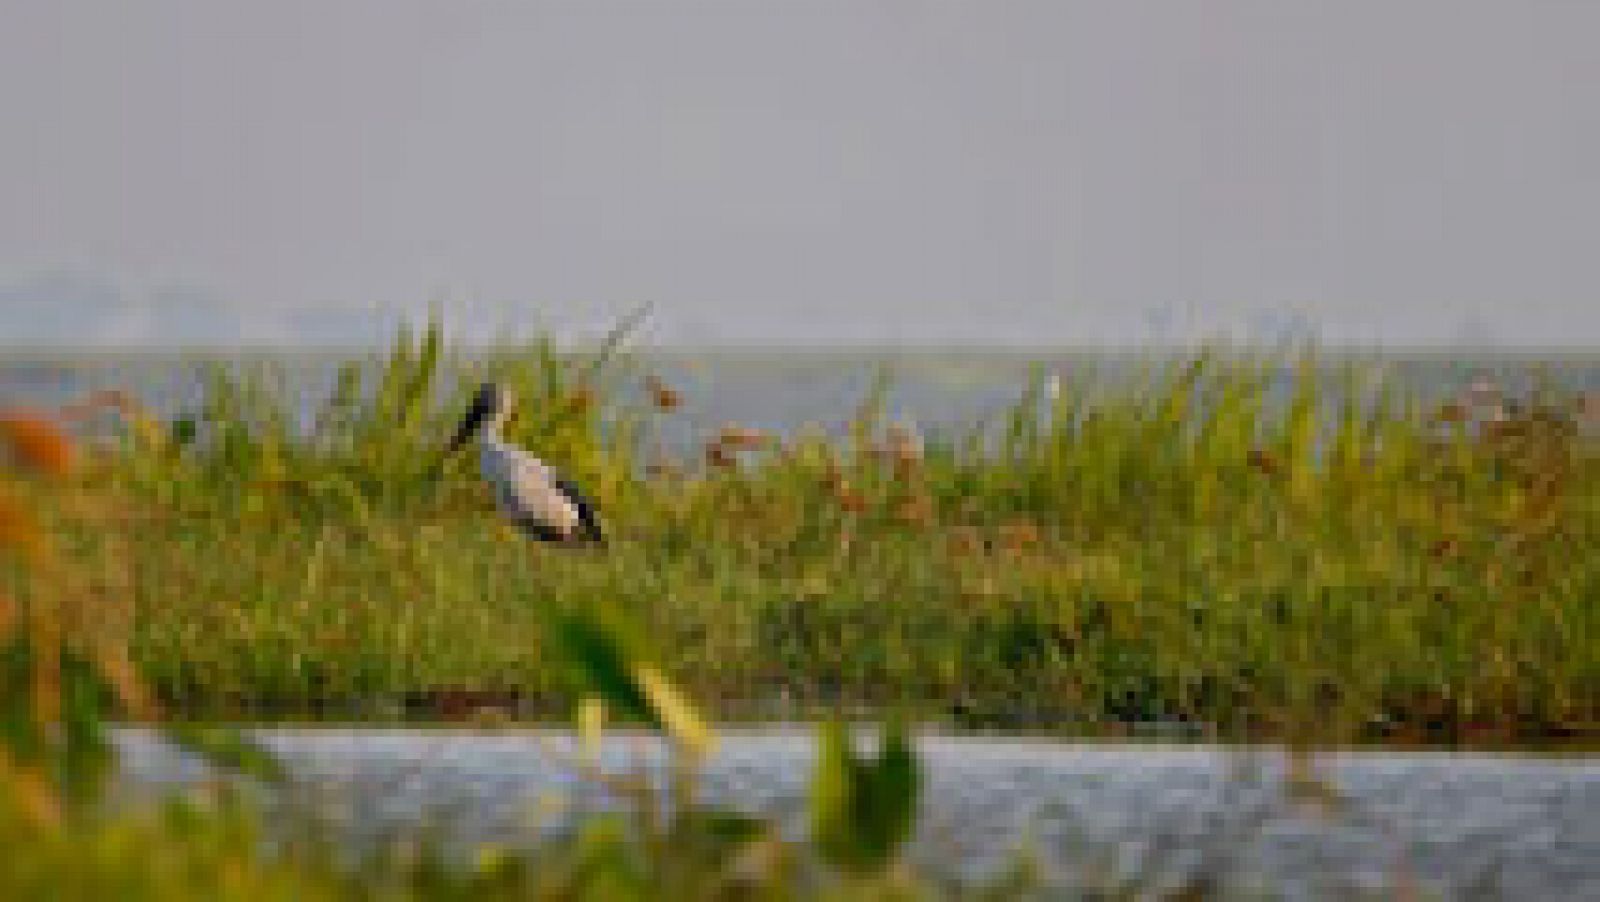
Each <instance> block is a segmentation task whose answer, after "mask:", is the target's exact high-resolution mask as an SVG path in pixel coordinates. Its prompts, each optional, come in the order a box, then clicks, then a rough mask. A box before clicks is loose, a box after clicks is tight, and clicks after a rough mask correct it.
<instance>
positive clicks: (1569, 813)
mask: <svg viewBox="0 0 1600 902" xmlns="http://www.w3.org/2000/svg"><path fill="white" fill-rule="evenodd" d="M258 736H259V738H260V739H261V741H262V742H263V743H264V744H265V745H267V746H268V747H269V748H271V749H272V750H273V751H274V752H276V753H277V754H278V755H279V756H281V758H282V759H283V760H284V761H285V762H286V763H287V764H288V766H289V769H290V771H291V772H292V773H293V774H294V781H295V786H296V788H295V789H293V790H291V791H290V792H289V796H292V797H294V798H296V799H299V800H300V802H299V803H300V804H304V803H305V802H304V800H306V799H318V800H319V801H318V802H317V803H316V804H317V805H318V806H319V807H320V809H321V810H322V811H324V812H326V814H327V816H328V817H329V819H330V820H331V821H332V822H333V823H334V824H335V825H336V827H337V829H338V830H339V831H341V832H342V835H343V836H345V837H346V838H347V839H348V841H350V842H353V843H359V842H363V841H371V840H373V839H376V838H381V837H383V836H385V835H390V834H392V833H393V831H402V832H403V831H404V830H405V829H406V828H407V827H408V826H410V827H414V826H415V825H416V824H418V823H420V822H423V821H424V820H428V819H431V820H432V822H434V823H438V824H441V825H443V826H444V827H445V835H446V836H448V837H450V838H451V839H452V840H453V841H455V842H457V843H472V842H482V841H492V842H498V843H504V844H509V845H514V844H515V843H517V842H518V841H519V839H526V838H527V837H529V836H532V835H536V834H537V832H538V831H539V830H540V829H555V828H557V827H558V826H559V824H560V823H561V812H571V811H574V810H584V809H592V808H596V807H604V806H605V804H606V803H607V800H608V797H607V796H606V794H605V792H604V791H603V790H602V789H601V788H600V787H598V786H597V785H595V784H592V783H588V782H586V781H584V780H583V779H581V778H580V777H578V776H576V770H575V768H574V767H573V766H572V762H573V760H575V756H576V753H575V751H574V748H575V746H574V742H573V740H572V738H571V737H570V736H569V735H568V734H565V733H561V732H557V731H538V730H532V731H520V730H519V731H512V732H469V731H459V730H420V731H419V730H405V729H379V730H369V729H284V728H272V729H268V730H264V731H261V732H260V733H259V734H258ZM118 743H119V744H120V745H121V747H122V749H123V751H124V753H125V754H124V768H125V772H126V774H127V782H128V783H129V784H130V785H132V786H134V787H136V788H140V789H143V790H149V789H151V788H157V787H161V788H171V787H174V786H182V785H185V784H191V783H194V782H195V781H198V780H200V779H202V778H203V777H204V776H205V768H204V766H203V765H201V764H199V763H198V762H197V761H195V760H193V759H190V758H186V757H184V756H182V755H180V754H178V753H175V752H173V751H172V750H170V749H168V748H166V747H164V746H162V745H161V744H160V743H159V742H158V741H156V740H155V739H154V738H153V736H152V734H150V733H149V732H147V731H143V730H137V729H130V730H124V731H121V732H120V733H119V735H118ZM814 751H815V750H814V744H813V743H812V741H811V738H810V735H809V733H807V732H805V731H800V730H795V729H786V728H772V729H758V730H736V731H730V732H727V733H725V734H724V735H723V737H722V743H721V745H720V748H719V751H718V752H717V754H716V755H715V756H714V757H713V758H712V760H711V761H710V762H709V764H708V765H707V767H706V771H705V774H704V780H703V782H702V786H701V789H702V794H703V795H704V797H705V798H706V799H707V800H709V801H713V802H717V801H720V802H726V803H729V804H732V805H734V806H736V807H739V808H741V809H743V810H746V811H750V812H757V813H764V814H768V815H771V816H774V817H776V818H778V819H779V821H780V822H781V823H782V824H784V825H785V827H786V828H787V829H790V830H793V831H796V832H799V831H802V830H803V829H804V806H805V787H806V783H807V780H808V779H809V775H810V770H811V766H812V760H813V756H814ZM919 751H920V753H921V756H922V759H923V761H924V763H925V766H926V769H927V789H926V792H925V796H924V802H923V809H922V817H921V820H920V822H919V832H918V835H917V838H916V840H915V843H914V847H913V857H914V858H915V859H916V860H918V862H919V863H921V864H922V865H924V866H926V867H928V868H931V869H932V870H933V871H935V872H938V873H943V874H947V875H957V876H964V877H968V878H975V877H981V876H982V875H985V874H994V873H995V872H996V871H997V870H998V869H1001V868H1003V867H1004V866H1006V864H1007V863H1008V862H1010V861H1012V853H1013V852H1014V851H1015V850H1016V849H1018V848H1020V847H1022V846H1023V845H1024V844H1025V843H1026V844H1027V846H1028V847H1029V848H1031V849H1032V850H1033V852H1034V855H1035V858H1036V860H1037V861H1038V862H1039V863H1040V866H1041V868H1042V871H1043V877H1044V878H1045V879H1046V880H1048V881H1049V882H1050V883H1051V884H1052V885H1054V886H1056V887H1058V888H1061V889H1062V890H1066V889H1069V888H1071V887H1072V886H1074V883H1075V881H1076V880H1078V879H1079V878H1081V877H1082V876H1083V875H1084V874H1086V873H1089V871H1090V869H1092V868H1093V867H1096V866H1103V867H1110V868H1113V869H1114V870H1118V871H1121V872H1124V873H1130V874H1131V873H1139V874H1145V875H1147V876H1148V875H1155V877H1156V878H1157V880H1158V882H1163V881H1164V882H1168V883H1175V882H1176V881H1179V880H1181V879H1182V878H1183V876H1184V875H1185V874H1192V873H1195V872H1198V871H1204V872H1209V873H1213V874H1221V875H1223V876H1224V877H1225V878H1226V879H1227V880H1228V881H1229V882H1230V884H1231V885H1232V886H1234V887H1236V888H1246V887H1249V886H1252V885H1265V886H1270V887H1274V888H1275V893H1276V892H1277V891H1283V892H1285V893H1286V894H1287V895H1288V896H1290V897H1295V898H1328V897H1337V898H1343V897H1348V896H1349V895H1351V894H1353V893H1356V892H1383V893H1384V894H1387V893H1388V892H1392V891H1395V890H1396V889H1397V888H1403V887H1405V886H1414V887H1418V888H1421V889H1423V890H1424V891H1426V892H1428V893H1437V894H1439V895H1441V896H1443V897H1445V898H1461V897H1471V898H1499V899H1519V900H1520V899H1600V758H1595V757H1587V758H1556V757H1538V756H1531V755H1527V756H1524V755H1499V754H1451V753H1440V752H1388V751H1384V752H1342V753H1336V754H1328V755H1325V756H1323V757H1321V758H1319V759H1318V760H1317V763H1316V773H1317V774H1318V775H1319V776H1320V778H1321V779H1322V780H1323V781H1324V782H1325V783H1326V784H1327V786H1328V787H1329V788H1331V789H1332V790H1334V792H1335V794H1336V795H1337V796H1339V797H1340V798H1342V801H1341V802H1339V803H1337V804H1336V805H1335V806H1333V807H1331V808H1325V807H1322V806H1313V805H1310V804H1309V803H1304V802H1301V803H1297V802H1295V801H1294V800H1293V799H1292V798H1291V797H1290V795H1289V793H1288V792H1287V791H1286V788H1285V787H1286V784H1285V782H1284V781H1283V780H1282V779H1281V777H1282V776H1283V774H1284V773H1285V766H1286V762H1285V759H1284V757H1283V756H1282V755H1281V754H1280V753H1278V752H1276V751H1273V750H1269V749H1258V750H1243V751H1241V750H1229V749H1224V748H1219V747H1208V746H1146V745H1117V744H1082V743H1061V742H1053V741H1042V740H1041V741H1035V740H1026V739H996V738H987V737H954V736H925V737H923V738H922V739H921V740H920V741H919ZM665 760H666V758H665V750H664V749H663V748H662V746H661V745H660V744H659V743H657V742H656V741H655V740H653V739H651V738H649V737H646V736H640V735H630V734H613V735H611V736H609V737H608V739H607V741H606V744H605V746H604V747H603V750H602V754H601V762H602V769H603V770H605V771H608V772H631V771H636V770H639V769H641V768H642V769H643V770H644V771H646V772H650V773H655V774H657V775H659V774H660V773H661V770H662V765H663V763H664V761H665ZM283 804H287V803H283ZM541 824H543V825H544V826H543V827H541V826H540V825H541Z"/></svg>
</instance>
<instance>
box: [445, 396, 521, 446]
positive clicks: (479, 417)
mask: <svg viewBox="0 0 1600 902" xmlns="http://www.w3.org/2000/svg"><path fill="white" fill-rule="evenodd" d="M510 412H511V391H510V390H509V389H507V388H506V387H505V386H503V385H499V384H496V383H494V382H485V383H483V385H481V386H479V387H478V390H477V392H475V393H474V394H473V396H472V404H471V406H469V407H468V408H467V415H466V416H465V417H463V418H462V420H461V425H460V426H458V427H457V428H456V434H455V435H454V436H452V437H451V439H450V444H449V445H447V446H445V452H444V453H445V456H446V457H448V456H449V455H451V454H453V453H455V451H456V450H457V449H459V448H460V447H461V446H462V445H464V444H466V443H467V441H468V440H469V439H471V438H472V437H473V436H474V435H476V434H477V433H478V431H479V430H481V429H483V427H484V426H485V425H487V424H491V423H499V422H501V421H503V420H504V419H505V418H506V416H507V415H508V414H510Z"/></svg>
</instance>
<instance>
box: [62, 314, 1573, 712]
mask: <svg viewBox="0 0 1600 902" xmlns="http://www.w3.org/2000/svg"><path fill="white" fill-rule="evenodd" d="M621 338H622V331H621V330H619V332H618V333H617V334H615V335H613V337H612V339H611V340H610V341H608V342H607V343H606V345H605V346H603V347H602V348H601V349H600V350H599V351H598V352H591V353H569V352H563V351H561V350H559V349H557V348H556V347H555V346H554V345H552V344H551V343H549V342H542V343H534V344H532V345H531V346H522V347H512V348H505V349H501V350H498V351H496V352H494V353H492V354H488V355H480V356H476V357H470V358H469V357H464V356H461V355H458V354H453V353H452V352H451V350H450V348H449V347H448V345H447V343H446V341H445V339H444V334H443V332H442V330H441V329H440V328H439V327H438V326H437V325H431V326H429V327H428V328H427V329H425V330H422V331H421V332H420V333H418V334H410V333H406V334H402V335H400V336H398V337H397V340H396V341H395V343H394V345H393V347H392V349H391V350H390V352H389V353H388V355H387V356H386V357H385V358H383V359H381V360H378V361H370V360H369V361H358V360H352V361H350V362H349V364H348V365H346V366H344V367H341V368H340V369H339V370H338V377H337V378H336V379H335V381H334V384H333V385H332V387H331V389H330V390H329V391H328V393H327V395H326V396H325V397H324V398H323V399H322V400H321V402H320V403H319V404H318V405H317V406H316V407H315V408H314V410H313V412H312V415H310V416H309V417H308V416H306V415H304V413H303V406H304V405H303V400H302V399H301V398H299V397H298V396H295V395H293V394H292V393H290V392H288V391H287V390H285V389H284V388H283V387H282V380H281V379H279V378H277V377H275V376H274V374H273V373H272V372H271V371H270V369H267V368H261V369H256V370H242V369H238V368H234V369H225V368H221V367H218V368H215V369H214V370H213V371H211V372H210V374H209V376H208V378H207V380H206V383H205V391H204V395H203V401H202V402H201V403H199V404H198V405H196V406H195V407H194V408H193V409H191V410H189V411H187V412H186V413H185V414H184V415H182V416H181V417H179V418H178V419H176V420H175V421H173V422H157V421H155V420H153V419H151V418H149V417H148V416H146V415H144V414H143V413H141V411H140V410H139V408H138V406H137V402H136V401H135V400H134V399H131V398H127V397H124V396H113V397H111V398H99V399H87V403H85V404H84V405H82V406H81V407H80V408H77V409H74V410H73V411H72V413H73V414H74V415H75V416H76V417H77V418H78V419H79V420H80V421H81V422H82V423H83V427H82V429H83V431H84V432H85V434H86V436H93V441H92V442H91V445H92V453H91V454H90V455H89V459H88V460H87V461H86V463H87V465H86V466H85V467H84V468H83V469H82V472H81V474H80V475H79V477H78V485H79V489H80V490H81V491H83V492H86V493H92V494H94V495H95V496H96V497H98V498H101V499H104V500H105V503H106V504H107V505H108V506H109V507H110V508H112V509H117V510H125V511H127V514H126V516H124V517H120V518H119V517H117V516H109V517H107V518H103V519H102V521H101V522H97V523H95V524H94V525H93V527H92V528H84V529H79V530H77V531H76V532H72V534H71V541H70V545H71V554H72V556H73V560H74V561H75V562H76V564H75V566H78V567H80V568H84V569H86V570H91V571H92V570H95V569H96V568H103V566H104V562H105V561H107V560H113V559H114V560H116V561H120V562H121V564H120V566H122V567H123V568H124V570H123V572H122V574H121V576H119V577H117V578H118V579H121V580H123V582H124V583H125V584H126V585H127V587H128V589H129V591H130V593H131V598H132V608H133V611H134V612H135V614H134V616H135V629H134V633H133V640H132V652H131V654H132V656H133V658H134V659H135V660H136V661H137V664H138V666H139V668H140V669H141V672H143V673H144V674H146V676H147V678H148V680H149V683H150V685H151V686H152V688H153V691H154V693H155V694H156V695H157V696H158V697H159V698H160V699H161V700H162V701H163V702H164V703H165V704H166V705H167V706H169V707H172V708H175V709H177V710H180V711H187V712H191V713H193V714H195V715H197V716H199V715H204V716H207V717H217V716H224V717H227V716H246V717H260V716H271V715H284V716H308V715H317V714H319V713H320V714H325V715H326V716H338V717H373V718H390V717H396V716H403V715H405V714H407V713H412V714H418V713H420V714H423V715H428V714H432V715H436V716H437V715H443V716H457V715H463V714H466V713H468V712H471V711H472V710H474V709H477V708H482V707H485V706H491V705H492V706H494V707H497V708H506V709H512V710H511V713H513V714H524V715H530V716H537V715H539V714H541V713H547V712H555V711H564V710H566V709H567V706H568V705H569V704H570V701H571V696H572V688H571V687H570V686H569V685H567V684H565V683H564V682H563V676H562V672H561V670H560V668H558V667H555V666H552V664H551V661H550V658H551V656H550V655H549V654H548V653H547V649H546V647H545V645H546V643H547V638H546V637H545V636H544V635H543V633H542V630H541V626H540V624H541V622H542V621H543V618H544V617H545V615H546V613H547V612H548V611H550V610H581V609H584V608H589V607H596V606H600V605H608V606H614V607H616V608H617V609H619V610H623V611H626V612H627V613H628V614H629V616H632V617H636V618H638V619H639V621H640V622H641V623H642V624H644V626H645V628H644V629H643V630H642V632H643V633H644V634H645V635H648V636H650V637H651V638H652V640H653V642H654V644H655V646H656V647H657V648H659V649H661V650H664V651H667V652H669V653H665V654H662V655H661V658H662V666H663V667H664V668H665V669H666V671H667V672H669V673H670V674H671V676H672V677H673V678H674V679H676V680H677V681H679V682H680V683H681V684H682V685H684V686H686V687H687V688H688V689H689V690H690V691H691V692H692V693H693V694H695V695H696V696H697V697H699V698H701V699H703V700H705V701H706V703H707V704H708V705H709V707H710V709H711V710H712V712H713V713H714V714H715V715H717V716H720V717H777V718H790V717H803V716H807V715H809V714H814V713H817V712H827V711H836V710H840V709H846V710H868V711H881V710H890V709H892V710H902V711H908V712H911V713H914V714H915V715H917V716H919V717H922V718H926V719H933V720H942V721H947V722H953V723H958V724H962V725H969V726H994V727H1010V728H1032V729H1041V730H1052V731H1072V732H1084V731H1088V732H1113V733H1115V732H1119V731H1125V730H1128V729H1132V728H1134V727H1131V726H1130V725H1137V724H1150V723H1161V724H1166V725H1169V726H1173V727H1176V728H1179V729H1183V730H1188V731H1192V732H1195V733H1200V734H1205V735H1220V736H1252V737H1260V736H1306V735H1312V734H1314V735H1316V736H1317V737H1319V738H1326V739H1339V740H1355V739H1370V738H1389V739H1408V740H1419V741H1423V740H1425V741H1447V742H1477V743H1489V742H1497V741H1513V740H1529V739H1550V738H1563V737H1566V738H1571V737H1590V738H1592V737H1593V736H1594V733H1595V725H1596V723H1597V718H1600V713H1597V698H1600V692H1597V689H1600V605H1596V604H1595V599H1596V598H1597V597H1600V556H1597V555H1595V554H1593V549H1594V548H1595V547H1597V545H1596V540H1597V538H1600V458H1597V455H1596V449H1597V438H1600V435H1597V428H1596V421H1595V412H1594V409H1593V405H1594V400H1593V399H1592V398H1589V399H1584V398H1575V397H1570V396H1566V395H1563V394H1562V393H1560V392H1558V391H1556V390H1554V389H1551V388H1540V389H1537V390H1535V391H1533V392H1531V393H1529V394H1526V395H1524V396H1521V397H1517V398H1508V397H1504V396H1501V395H1500V394H1498V393H1497V392H1496V391H1495V390H1494V389H1493V388H1492V387H1485V386H1479V387H1478V389H1477V390H1476V391H1475V392H1474V393H1472V394H1469V395H1467V396H1464V397H1463V398H1461V399H1460V400H1459V401H1455V402H1450V403H1447V404H1445V405H1442V406H1438V405H1435V406H1431V407H1426V408H1425V407H1423V406H1422V404H1421V403H1420V402H1419V401H1418V400H1417V399H1415V398H1413V397H1409V396H1406V395H1403V394H1401V393H1400V392H1398V391H1397V390H1396V389H1395V388H1393V386H1392V385H1390V384H1389V383H1387V382H1385V380H1384V379H1383V378H1382V376H1381V373H1380V372H1378V371H1376V370H1374V369H1372V368H1369V367H1363V366H1361V365H1356V364H1348V365H1338V364H1334V363H1330V362H1327V361H1324V360H1322V359H1320V358H1319V356H1318V354H1317V353H1316V351H1315V349H1312V348H1302V349H1289V350H1285V351H1283V352H1280V353H1274V354H1243V353H1231V352H1225V351H1212V352H1202V353H1197V354H1195V355H1193V356H1192V357H1190V358H1187V359H1182V360H1169V361H1162V362H1153V363H1151V364H1150V365H1149V366H1148V367H1146V368H1145V369H1144V370H1143V371H1141V372H1140V373H1138V374H1136V376H1135V377H1134V378H1132V379H1129V378H1127V377H1126V376H1123V377H1120V378H1118V379H1115V380H1109V379H1108V380H1104V381H1099V382H1096V381H1086V382H1084V383H1081V384H1077V383H1075V384H1067V385H1050V384H1047V383H1046V381H1045V380H1044V379H1042V378H1041V379H1038V380H1035V381H1034V382H1033V383H1032V384H1029V385H1024V386H1018V400H1017V402H1016V404H1015V405H1014V406H1013V408H1012V409H1011V410H1010V412H1009V413H1008V414H1007V415H1006V416H1005V417H1003V418H1001V419H1000V420H999V421H997V422H993V423H989V424H987V425H986V426H983V427H974V428H972V429H971V430H969V431H966V432H962V433H948V432H947V433H944V434H934V435H924V434H920V433H918V432H917V431H916V430H914V429H913V428H910V427H908V426H906V425H904V424H898V423H895V422H892V421H889V420H888V419H887V418H886V416H885V414H884V405H883V403H882V395H881V393H874V394H870V395H869V396H868V397H867V398H865V399H862V400H861V403H860V407H859V409H858V410H857V411H856V414H855V416H854V418H853V425H852V426H851V428H850V430H849V433H848V434H847V435H844V436H828V435H824V434H821V433H810V432H801V433H799V434H795V435H788V436H776V435H768V434H764V433H761V432H759V431H756V430H753V429H749V428H747V427H744V426H741V425H739V424H722V425H719V426H717V427H715V428H712V429H710V430H708V431H707V434H706V435H705V436H704V444H703V446H702V447H701V449H700V450H699V452H698V453H696V454H694V455H679V456H678V457H677V458H676V459H674V458H671V457H668V456H666V455H665V454H664V453H663V452H662V451H661V448H660V447H659V446H658V443H656V442H654V440H653V436H654V431H655V430H656V429H657V428H658V427H660V426H661V425H662V424H663V423H665V422H666V421H667V420H668V419H669V418H672V417H675V416H679V415H680V413H681V411H680V405H681V404H682V402H683V398H682V395H681V392H680V390H679V389H677V388H675V387H673V386H671V385H668V384H666V383H664V382H663V381H662V380H661V378H659V376H657V375H655V374H651V373H649V372H641V371H640V365H639V364H638V362H637V361H633V360H630V359H629V358H628V357H627V356H626V355H625V354H623V353H621V351H620V350H619V347H618V345H619V344H620V340H621ZM491 376H492V377H493V378H496V379H499V380H502V381H505V382H506V383H508V384H509V385H511V386H512V388H513V390H514V391H515V393H516V394H517V395H518V397H519V398H520V399H521V402H520V409H521V410H522V414H521V415H520V416H519V418H518V419H517V420H516V421H515V422H514V424H513V427H512V430H511V432H512V437H513V438H516V439H518V440H520V441H522V442H524V443H525V444H526V445H528V446H529V447H530V448H532V449H533V450H534V451H535V452H536V453H538V454H539V455H540V456H542V457H544V458H545V459H547V460H549V461H550V462H552V463H553V464H555V465H557V466H559V467H560V468H562V469H563V470H565V471H567V472H568V473H569V474H570V475H572V476H573V477H574V478H576V479H577V480H578V481H579V482H580V483H581V484H583V485H584V486H585V487H586V488H587V489H588V490H589V491H590V493H591V494H593V495H594V496H596V499H597V501H598V503H599V505H600V507H601V510H602V511H603V512H604V513H605V516H606V519H607V522H608V525H609V527H610V529H611V532H612V533H613V535H614V537H615V538H614V541H613V542H612V543H611V545H610V546H609V548H608V550H607V551H605V552H604V553H594V552H589V551H577V552H575V551H571V550H565V549H559V548H545V547H535V546H533V545H531V544H530V543H528V542H526V541H524V540H522V539H521V538H519V537H517V536H516V535H514V534H512V533H511V532H510V531H509V530H508V529H507V528H506V527H504V526H503V525H501V524H500V522H499V519H498V518H497V516H496V515H495V514H494V512H493V510H492V507H491V505H490V502H489V500H488V495H487V492H486V490H485V489H484V488H483V487H482V486H481V485H480V484H479V483H478V481H477V479H476V475H475V472H474V470H475V462H474V461H472V460H471V459H470V455H467V456H464V458H463V459H460V460H452V461H447V462H444V463H443V464H442V465H438V461H439V458H438V452H439V448H440V444H441V442H442V440H443V437H444V436H446V435H448V433H449V430H450V427H451V425H452V424H453V419H454V418H455V417H457V416H458V415H459V413H460V411H461V410H462V408H463V407H464V406H465V396H466V394H467V392H468V391H470V389H471V388H472V387H473V386H474V385H475V384H476V382H477V381H478V380H479V379H481V378H486V377H491ZM641 388H642V389H643V390H642V391H639V390H638V389H641ZM624 396H627V397H633V398H637V399H638V400H636V401H632V402H624V401H622V400H620V399H621V398H623V397H624ZM97 405H98V408H97ZM97 409H98V411H99V412H98V413H97V412H96V410H97ZM69 531H70V527H69Z"/></svg>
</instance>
